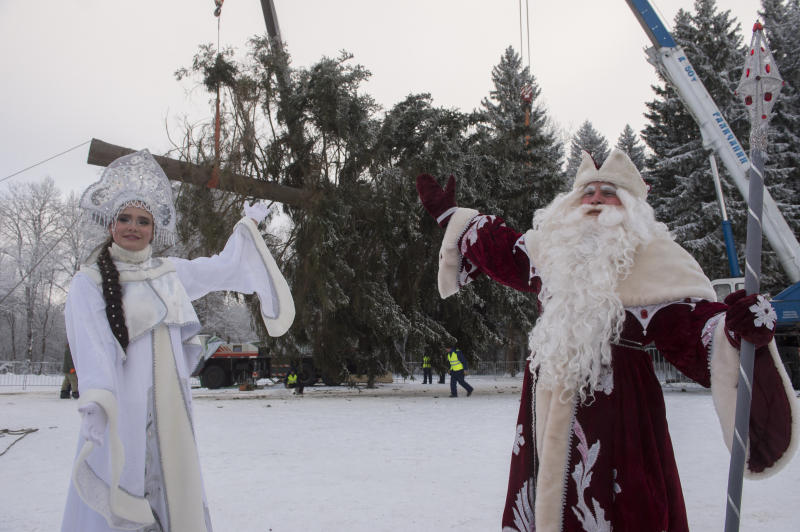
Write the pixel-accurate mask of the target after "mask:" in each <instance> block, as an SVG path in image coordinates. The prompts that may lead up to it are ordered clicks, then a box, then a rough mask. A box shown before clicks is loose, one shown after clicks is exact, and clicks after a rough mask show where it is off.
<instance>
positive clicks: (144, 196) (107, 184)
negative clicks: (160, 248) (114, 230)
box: [79, 149, 175, 246]
mask: <svg viewBox="0 0 800 532" xmlns="http://www.w3.org/2000/svg"><path fill="white" fill-rule="evenodd" d="M79 205H80V207H81V208H82V209H84V210H85V211H86V212H87V213H88V214H89V215H90V219H91V221H92V222H94V223H96V224H98V225H101V226H103V227H108V226H109V225H111V224H114V223H116V219H117V215H118V214H119V212H120V211H121V210H123V209H124V208H125V207H139V208H141V209H145V210H146V211H147V212H149V213H150V214H152V215H153V222H154V226H155V236H154V240H155V242H156V243H157V244H159V245H165V246H168V245H171V244H173V243H175V206H174V205H173V203H172V187H170V184H169V179H168V178H167V175H166V174H165V173H164V170H162V169H161V167H160V166H159V165H158V163H157V162H156V160H155V159H154V158H153V156H152V155H150V152H149V151H148V150H146V149H145V150H142V151H137V152H134V153H131V154H128V155H124V156H122V157H120V158H118V159H115V160H114V161H112V162H111V164H109V165H108V166H107V167H106V169H105V170H103V174H102V175H101V176H100V180H99V181H97V182H96V183H94V184H92V185H90V186H89V188H87V189H86V191H85V192H84V193H83V196H81V201H80V203H79Z"/></svg>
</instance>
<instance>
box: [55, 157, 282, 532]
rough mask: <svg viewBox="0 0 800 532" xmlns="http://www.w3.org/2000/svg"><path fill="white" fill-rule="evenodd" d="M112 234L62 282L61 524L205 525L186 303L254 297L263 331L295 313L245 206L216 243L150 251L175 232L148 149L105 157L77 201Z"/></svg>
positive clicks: (89, 528) (163, 183) (173, 529)
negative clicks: (69, 357)
mask: <svg viewBox="0 0 800 532" xmlns="http://www.w3.org/2000/svg"><path fill="white" fill-rule="evenodd" d="M80 204H81V207H82V208H84V209H85V210H86V211H88V213H89V214H90V215H91V220H92V221H93V222H95V223H99V224H101V225H103V226H104V227H107V228H108V231H109V233H110V236H111V238H110V239H109V241H108V242H107V244H106V245H103V246H101V248H100V250H99V251H96V252H95V253H93V254H92V256H91V257H90V258H89V260H88V261H87V263H86V264H84V266H83V267H82V268H81V270H80V272H78V273H77V274H76V275H75V277H74V278H73V280H72V284H71V285H70V289H69V295H68V297H67V304H66V310H65V315H66V323H67V336H68V338H69V344H70V347H71V349H72V354H73V357H74V360H75V368H76V370H77V373H78V375H79V378H80V381H81V398H80V402H79V408H78V410H79V412H80V413H81V415H82V416H83V419H82V425H81V435H80V441H79V444H78V453H77V457H76V459H75V465H74V468H73V474H72V482H71V483H70V489H69V494H68V497H67V505H66V510H65V512H64V520H63V522H62V526H61V530H62V532H96V531H105V530H136V531H142V532H145V531H146V532H151V531H158V532H211V530H212V528H211V521H210V519H209V513H208V507H207V504H206V500H205V493H204V490H203V481H202V477H201V473H200V463H199V459H198V453H197V446H196V444H195V439H194V429H193V420H192V408H191V403H192V400H191V391H190V388H189V375H190V373H191V372H192V370H193V369H194V367H195V366H196V364H197V362H198V358H199V353H200V346H199V344H197V343H196V342H195V341H194V339H195V335H196V334H197V332H198V331H199V330H200V323H199V322H198V318H197V315H196V314H195V312H194V309H193V307H192V304H191V301H193V300H195V299H198V298H200V297H202V296H204V295H206V294H207V293H209V292H211V291H215V290H231V291H237V292H241V293H245V294H251V293H256V294H257V295H258V298H259V300H260V303H261V315H262V318H263V320H264V323H265V324H266V327H267V330H268V332H269V333H270V335H272V336H280V335H281V334H283V333H284V332H286V330H287V329H288V328H289V326H290V325H291V323H292V321H293V319H294V303H293V301H292V296H291V293H290V292H289V287H288V285H287V283H286V280H285V279H284V278H283V276H282V275H281V273H280V271H279V270H278V268H277V266H276V264H275V261H274V260H273V258H272V256H271V255H270V253H269V251H268V250H267V247H266V245H265V244H264V241H263V239H262V237H261V234H260V233H259V232H258V229H257V227H256V224H255V223H254V221H255V222H258V221H260V220H262V219H263V218H264V217H265V216H266V214H267V212H268V210H267V208H266V207H265V206H263V205H262V204H256V205H251V206H246V207H245V215H246V216H245V217H244V218H243V219H242V220H241V221H239V222H238V223H237V224H236V226H235V228H234V230H233V234H232V235H231V237H230V239H229V240H228V242H227V244H226V245H225V248H224V249H223V250H222V251H221V252H220V253H219V254H218V255H215V256H213V257H204V258H198V259H194V260H185V259H179V258H155V257H152V256H151V246H150V244H151V242H152V241H153V239H155V240H156V242H158V243H161V244H169V243H172V242H173V241H174V239H175V208H174V206H173V204H172V195H171V189H170V185H169V181H168V179H167V177H166V175H165V174H164V172H163V170H162V169H161V167H159V166H158V163H156V161H155V160H154V159H153V157H152V156H151V155H150V153H149V152H148V151H147V150H143V151H140V152H136V153H132V154H130V155H126V156H124V157H121V158H119V159H117V160H115V161H114V162H112V163H111V164H110V165H109V166H108V168H106V170H105V171H104V172H103V175H102V176H101V178H100V180H99V181H98V182H97V183H95V184H93V185H91V186H90V187H89V188H88V189H87V190H86V192H85V193H84V194H83V196H82V198H81V202H80Z"/></svg>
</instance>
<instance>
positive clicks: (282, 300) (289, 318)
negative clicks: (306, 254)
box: [239, 216, 295, 336]
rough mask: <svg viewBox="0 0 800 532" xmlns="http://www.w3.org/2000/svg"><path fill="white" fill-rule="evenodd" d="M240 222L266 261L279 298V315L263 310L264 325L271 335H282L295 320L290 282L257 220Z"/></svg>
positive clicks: (273, 286)
mask: <svg viewBox="0 0 800 532" xmlns="http://www.w3.org/2000/svg"><path fill="white" fill-rule="evenodd" d="M239 224H241V225H243V226H244V227H245V228H246V229H247V232H248V233H249V234H250V236H251V237H252V240H253V244H254V245H255V247H256V249H257V250H258V253H259V255H261V260H262V261H263V262H264V267H265V268H266V270H267V272H268V273H269V277H270V279H271V280H272V288H273V290H274V295H275V297H276V299H277V303H278V304H277V315H275V316H267V315H266V314H264V311H263V310H262V311H261V319H262V320H264V325H265V326H266V327H267V332H268V333H269V335H270V336H281V335H283V334H284V333H286V331H288V330H289V327H291V325H292V322H293V321H294V313H295V310H294V299H293V298H292V292H291V291H290V290H289V283H287V282H286V279H285V278H284V277H283V274H282V273H281V271H280V269H278V265H277V264H276V263H275V259H274V258H272V254H271V253H270V252H269V249H267V245H266V244H265V243H264V238H263V237H262V236H261V233H259V232H258V227H257V226H256V224H255V222H253V220H252V219H251V218H249V217H247V216H245V217H244V218H242V219H241V220H239Z"/></svg>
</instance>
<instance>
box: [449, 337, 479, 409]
mask: <svg viewBox="0 0 800 532" xmlns="http://www.w3.org/2000/svg"><path fill="white" fill-rule="evenodd" d="M447 361H448V362H449V363H450V397H458V389H457V388H456V383H458V384H460V385H461V386H463V387H464V389H465V390H467V397H469V396H470V395H472V389H473V388H472V386H470V385H469V383H468V382H467V381H466V380H464V369H465V368H466V367H467V362H466V361H465V360H464V355H462V354H461V350H460V349H455V348H453V349H450V350H448V351H447Z"/></svg>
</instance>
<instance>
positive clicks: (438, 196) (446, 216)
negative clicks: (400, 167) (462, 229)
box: [417, 174, 457, 229]
mask: <svg viewBox="0 0 800 532" xmlns="http://www.w3.org/2000/svg"><path fill="white" fill-rule="evenodd" d="M417 194H419V199H420V201H422V206H423V207H425V210H426V211H428V214H430V215H431V216H433V217H434V219H435V220H436V223H438V224H439V226H441V227H442V229H444V228H445V227H447V222H449V221H450V217H451V216H452V215H453V213H454V212H455V211H456V208H457V207H456V178H455V177H454V176H452V175H451V176H450V179H448V180H447V186H445V188H444V189H442V187H440V186H439V183H437V182H436V179H435V178H434V177H433V176H432V175H430V174H420V175H418V176H417Z"/></svg>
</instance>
